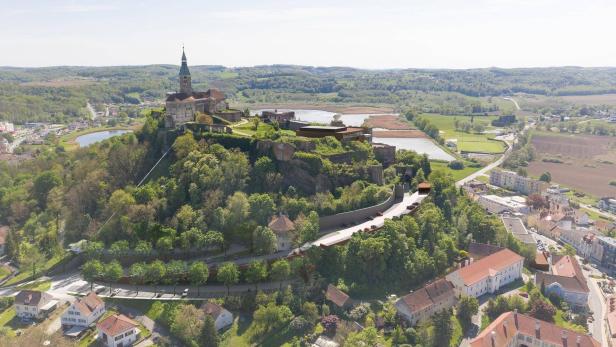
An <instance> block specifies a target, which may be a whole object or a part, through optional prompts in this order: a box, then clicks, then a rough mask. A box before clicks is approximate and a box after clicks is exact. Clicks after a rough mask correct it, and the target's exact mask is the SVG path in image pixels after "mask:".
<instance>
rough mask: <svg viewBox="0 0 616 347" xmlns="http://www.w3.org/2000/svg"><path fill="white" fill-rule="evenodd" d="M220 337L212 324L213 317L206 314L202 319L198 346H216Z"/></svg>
mask: <svg viewBox="0 0 616 347" xmlns="http://www.w3.org/2000/svg"><path fill="white" fill-rule="evenodd" d="M219 343H220V338H219V336H218V330H216V325H215V324H214V319H213V318H212V316H210V315H206V316H205V318H204V319H203V326H202V327H201V334H200V335H199V347H218V345H219Z"/></svg>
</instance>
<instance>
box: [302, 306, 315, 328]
mask: <svg viewBox="0 0 616 347" xmlns="http://www.w3.org/2000/svg"><path fill="white" fill-rule="evenodd" d="M302 315H303V316H304V318H306V320H307V321H308V322H310V324H314V322H315V321H316V320H317V319H319V309H318V308H317V305H316V304H315V303H314V302H310V301H306V302H305V303H304V304H302Z"/></svg>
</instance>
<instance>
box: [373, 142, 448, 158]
mask: <svg viewBox="0 0 616 347" xmlns="http://www.w3.org/2000/svg"><path fill="white" fill-rule="evenodd" d="M372 142H373V143H384V144H387V145H391V146H396V149H409V150H412V151H415V152H417V153H419V154H424V153H425V154H427V155H428V157H429V158H430V159H433V160H444V161H452V160H455V159H456V158H454V157H453V156H452V155H451V154H449V153H447V152H445V151H444V150H443V149H442V148H441V147H439V146H437V145H436V144H435V143H434V142H432V140H430V139H424V138H398V137H393V138H392V137H373V138H372Z"/></svg>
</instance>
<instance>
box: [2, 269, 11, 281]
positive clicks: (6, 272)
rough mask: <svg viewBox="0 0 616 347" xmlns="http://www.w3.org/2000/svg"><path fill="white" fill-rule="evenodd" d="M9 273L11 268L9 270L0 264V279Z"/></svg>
mask: <svg viewBox="0 0 616 347" xmlns="http://www.w3.org/2000/svg"><path fill="white" fill-rule="evenodd" d="M10 274H11V270H9V268H8V267H6V266H0V280H1V279H3V278H5V277H6V276H8V275H10Z"/></svg>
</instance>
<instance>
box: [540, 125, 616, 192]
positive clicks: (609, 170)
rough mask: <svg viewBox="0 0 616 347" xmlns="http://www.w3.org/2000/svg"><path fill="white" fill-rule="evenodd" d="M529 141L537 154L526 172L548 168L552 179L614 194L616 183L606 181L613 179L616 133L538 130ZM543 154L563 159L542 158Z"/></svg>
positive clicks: (579, 187) (564, 183) (584, 190)
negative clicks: (544, 159)
mask: <svg viewBox="0 0 616 347" xmlns="http://www.w3.org/2000/svg"><path fill="white" fill-rule="evenodd" d="M532 143H533V146H534V147H535V151H536V154H537V158H536V160H535V161H533V162H532V163H530V164H529V166H528V172H529V174H531V175H533V176H539V175H541V174H542V173H544V172H546V171H548V172H550V174H551V175H552V181H554V182H555V183H560V184H563V185H565V186H568V187H572V188H574V189H577V190H580V191H583V192H585V193H589V194H592V195H594V196H597V197H602V196H608V195H611V196H615V195H616V187H614V186H611V185H610V184H609V183H610V181H613V180H615V179H616V137H610V136H590V135H556V134H545V133H541V134H535V135H534V136H533V139H532ZM543 158H555V159H558V160H561V161H562V162H563V163H549V162H543V161H542V159H543ZM605 161H609V162H612V163H613V164H608V163H605Z"/></svg>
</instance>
